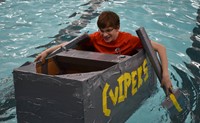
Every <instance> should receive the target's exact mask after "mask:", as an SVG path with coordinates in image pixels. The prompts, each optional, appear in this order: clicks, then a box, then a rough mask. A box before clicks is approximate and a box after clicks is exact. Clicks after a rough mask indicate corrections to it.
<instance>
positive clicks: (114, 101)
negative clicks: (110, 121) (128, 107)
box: [109, 87, 119, 106]
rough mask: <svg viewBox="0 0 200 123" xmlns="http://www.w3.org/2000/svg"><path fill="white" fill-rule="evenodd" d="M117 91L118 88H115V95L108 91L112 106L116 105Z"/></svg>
mask: <svg viewBox="0 0 200 123" xmlns="http://www.w3.org/2000/svg"><path fill="white" fill-rule="evenodd" d="M118 91H119V88H118V87H115V94H114V93H113V91H112V90H110V91H109V96H110V98H111V100H112V103H113V105H114V106H115V105H116V104H117V99H118Z"/></svg>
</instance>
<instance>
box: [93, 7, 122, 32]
mask: <svg viewBox="0 0 200 123" xmlns="http://www.w3.org/2000/svg"><path fill="white" fill-rule="evenodd" d="M97 26H98V27H99V29H104V28H106V27H113V28H115V29H118V28H119V27H120V20H119V16H118V15H117V14H116V13H114V12H112V11H104V12H102V13H101V14H100V15H99V18H98V21H97Z"/></svg>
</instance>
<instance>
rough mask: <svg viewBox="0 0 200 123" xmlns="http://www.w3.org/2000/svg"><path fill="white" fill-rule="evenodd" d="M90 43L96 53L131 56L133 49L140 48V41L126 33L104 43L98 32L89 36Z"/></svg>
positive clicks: (121, 33)
mask: <svg viewBox="0 0 200 123" xmlns="http://www.w3.org/2000/svg"><path fill="white" fill-rule="evenodd" d="M90 43H91V45H93V46H94V48H95V50H96V51H97V52H101V53H108V54H119V53H120V54H123V55H131V54H132V52H133V51H134V50H135V49H138V48H142V44H141V41H140V39H139V38H138V37H136V36H133V35H132V34H130V33H127V32H119V35H118V37H117V39H116V40H115V41H112V42H109V43H107V42H105V41H104V39H103V37H102V36H101V34H100V32H95V33H93V34H90ZM116 50H117V51H116Z"/></svg>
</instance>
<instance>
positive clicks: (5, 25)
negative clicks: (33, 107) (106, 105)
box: [0, 0, 200, 123]
mask: <svg viewBox="0 0 200 123" xmlns="http://www.w3.org/2000/svg"><path fill="white" fill-rule="evenodd" d="M2 1H3V0H0V122H5V123H16V122H17V121H16V108H15V99H14V86H13V79H12V70H13V69H14V68H17V67H19V66H20V65H22V64H23V63H25V62H26V61H33V60H34V56H35V55H37V53H39V52H41V51H43V50H44V49H46V48H48V47H50V46H52V45H55V44H57V43H59V42H62V41H63V40H71V39H72V38H74V37H76V36H78V35H80V34H81V33H83V32H89V33H92V32H94V31H96V30H97V26H96V20H97V16H98V13H100V12H101V11H103V10H112V11H115V12H117V13H118V14H119V15H120V18H121V28H120V29H121V31H128V32H130V33H132V34H136V33H135V30H136V29H137V28H139V27H141V26H143V27H145V29H146V31H147V33H148V35H149V37H150V38H151V40H154V41H156V42H159V43H161V44H163V45H164V46H165V47H166V48H167V55H168V60H169V71H170V73H171V79H172V83H173V86H174V88H176V87H179V88H182V89H183V90H184V91H185V92H186V93H187V94H188V95H189V98H190V101H191V102H190V112H189V114H188V115H187V116H185V117H184V118H185V119H184V121H185V122H186V123H190V122H196V123H198V122H200V115H199V114H200V108H199V107H200V98H199V93H200V43H199V42H200V37H198V36H200V29H199V26H198V24H199V23H200V19H199V18H198V17H200V10H199V6H200V1H198V0H181V1H179V0H151V1H150V0H106V1H103V0H73V1H72V0H68V1H67V0H66V1H64V0H5V1H4V2H2ZM85 14H87V15H89V16H87V17H85V18H84V20H85V21H84V22H83V21H82V19H80V18H81V16H82V15H85ZM63 30H64V31H65V32H66V31H67V32H68V33H67V35H64V36H63V35H62V32H63ZM159 86H160V85H159V83H158V87H159ZM164 98H165V96H164V92H163V91H162V89H161V88H159V89H158V91H157V92H156V93H155V94H154V95H152V96H151V97H150V98H149V99H147V100H146V101H145V102H144V103H143V104H142V106H141V107H140V108H139V109H138V110H137V111H136V112H135V113H134V114H133V115H132V116H131V117H130V119H128V121H127V123H133V122H134V123H170V122H172V121H171V119H170V118H169V115H168V112H167V111H166V110H165V109H163V108H162V106H161V102H162V100H163V99H164Z"/></svg>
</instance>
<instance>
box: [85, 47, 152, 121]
mask: <svg viewBox="0 0 200 123" xmlns="http://www.w3.org/2000/svg"><path fill="white" fill-rule="evenodd" d="M155 83H156V78H155V74H154V72H153V69H152V67H151V65H150V62H149V61H148V59H146V56H145V55H144V52H143V51H141V52H139V53H138V54H137V55H136V56H134V57H132V58H130V59H128V60H126V61H124V62H121V63H119V64H117V65H115V66H113V67H111V68H109V69H107V70H106V71H105V72H104V73H102V74H101V75H99V76H96V77H94V78H92V79H90V80H89V81H88V82H87V83H84V85H83V90H84V94H83V95H84V103H85V104H84V111H85V123H94V122H95V123H96V122H97V123H106V122H111V123H124V122H125V121H126V120H127V119H128V118H129V117H130V116H131V115H132V114H133V113H134V112H135V111H136V110H137V109H138V108H139V107H140V105H142V102H143V101H144V100H146V99H147V98H148V97H149V96H150V95H151V94H152V93H153V91H154V90H155V87H156V84H155Z"/></svg>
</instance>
